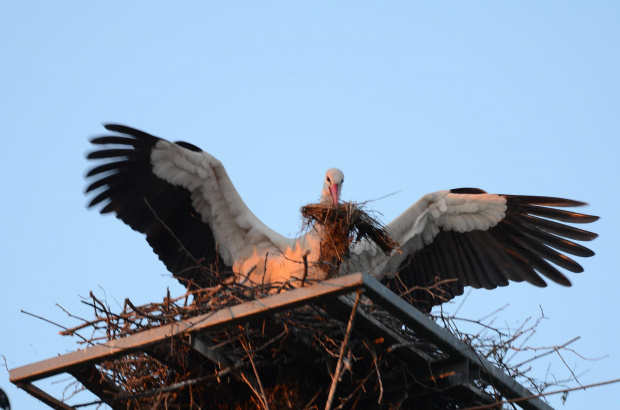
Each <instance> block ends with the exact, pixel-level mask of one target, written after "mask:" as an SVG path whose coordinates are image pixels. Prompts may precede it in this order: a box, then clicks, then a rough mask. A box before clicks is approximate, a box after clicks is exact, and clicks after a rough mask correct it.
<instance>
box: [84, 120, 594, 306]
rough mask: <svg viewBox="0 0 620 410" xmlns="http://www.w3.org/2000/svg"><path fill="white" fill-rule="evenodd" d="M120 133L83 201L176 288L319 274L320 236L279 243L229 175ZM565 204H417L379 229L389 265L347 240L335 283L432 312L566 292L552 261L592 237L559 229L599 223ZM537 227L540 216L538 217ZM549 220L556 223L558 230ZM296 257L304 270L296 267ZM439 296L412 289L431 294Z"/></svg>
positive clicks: (500, 199)
mask: <svg viewBox="0 0 620 410" xmlns="http://www.w3.org/2000/svg"><path fill="white" fill-rule="evenodd" d="M106 128H107V129H108V130H110V131H115V132H117V133H120V134H123V135H112V136H104V137H100V138H95V139H93V140H92V143H93V144H96V145H105V146H106V148H104V149H100V150H96V151H94V152H92V153H91V154H89V156H88V158H89V159H93V160H103V163H101V164H100V165H98V166H96V167H94V168H93V169H91V171H90V172H89V173H88V175H87V178H89V179H90V180H91V181H92V182H91V183H90V185H89V187H88V189H87V192H90V191H96V192H99V193H98V194H97V195H96V196H95V197H94V198H93V199H92V201H91V202H90V205H89V206H94V205H97V204H99V203H104V204H105V205H104V206H103V208H102V209H101V212H102V213H110V212H113V213H115V214H116V216H117V217H118V218H120V219H122V220H123V221H124V222H125V223H127V224H128V225H129V226H131V227H132V228H133V229H135V230H137V231H139V232H142V233H144V234H146V237H147V241H148V242H149V244H150V245H151V246H152V247H153V250H154V251H155V253H157V254H158V255H159V257H160V259H161V260H162V261H163V262H164V263H165V264H166V266H167V268H168V269H169V270H170V271H171V272H172V273H173V274H174V275H175V277H176V278H177V279H179V281H181V282H182V283H184V284H186V285H190V286H200V287H204V286H210V285H213V284H214V283H217V282H224V281H237V282H242V283H258V284H263V285H269V284H277V283H280V284H281V283H283V282H287V281H288V282H291V284H292V285H293V286H296V285H298V284H299V283H300V280H301V278H302V276H304V275H305V274H307V278H305V279H306V280H322V279H324V278H325V277H326V276H327V272H326V270H325V269H321V265H322V263H323V262H324V261H321V260H320V254H321V246H322V241H324V240H326V239H327V238H325V232H326V231H325V229H324V227H322V226H321V225H316V226H314V227H313V228H311V229H310V230H309V231H308V232H307V234H305V235H303V236H301V237H298V238H286V237H284V236H282V235H280V234H278V233H276V232H274V231H273V230H271V229H270V228H269V227H267V226H266V225H265V224H263V223H262V222H261V221H260V220H259V219H258V218H257V217H256V216H255V215H254V214H253V213H252V212H251V211H250V210H249V209H248V207H247V206H246V205H245V203H244V202H243V200H242V199H241V197H240V196H239V194H238V193H237V191H236V189H235V188H234V186H233V184H232V182H231V181H230V178H229V177H228V175H227V173H226V170H225V169H224V167H223V166H222V164H221V163H220V161H218V160H217V159H216V158H214V157H213V156H211V155H209V154H208V153H206V152H204V151H202V150H200V149H199V148H197V147H195V146H193V145H191V144H188V143H185V142H177V143H172V142H169V141H166V140H163V139H160V138H157V137H154V136H152V135H149V134H146V133H144V132H141V131H138V130H135V129H133V128H129V127H125V126H121V125H107V126H106ZM343 182H344V175H343V173H342V171H340V170H339V169H337V168H333V169H330V170H328V171H327V173H326V176H325V180H324V185H323V190H322V192H321V201H322V202H324V203H326V204H331V205H334V206H335V205H336V204H338V201H339V198H340V193H341V189H342V185H343ZM578 205H583V203H581V202H577V201H571V200H566V199H561V198H548V197H531V196H510V195H495V194H487V193H485V192H484V191H481V190H478V189H473V188H464V189H457V190H444V191H438V192H434V193H430V194H427V195H424V196H423V197H422V198H421V199H420V200H419V201H418V202H416V203H415V204H413V205H412V206H411V207H410V208H409V209H407V210H406V211H405V212H403V213H402V214H401V215H400V216H398V217H397V218H396V219H394V220H393V221H392V222H390V223H389V224H388V225H387V226H386V231H387V233H388V234H389V236H390V237H391V238H392V239H393V240H395V241H396V242H397V243H398V244H399V245H400V246H399V249H398V250H397V251H395V252H393V253H391V254H388V255H386V254H385V253H383V252H381V251H380V250H378V249H377V246H375V245H374V244H373V243H371V242H370V240H368V239H365V240H362V241H359V242H355V243H353V244H352V245H351V247H350V250H349V253H350V254H349V258H348V260H347V263H345V264H343V265H342V268H341V272H340V273H341V274H345V273H347V272H352V271H360V270H361V271H364V272H367V273H370V274H372V275H374V276H375V277H377V278H379V279H381V280H384V282H385V283H386V284H387V285H388V286H389V287H390V288H392V289H393V290H395V291H398V292H401V293H405V294H406V298H407V300H408V301H409V302H411V303H413V304H415V305H417V306H419V307H421V308H424V309H428V308H430V307H432V306H433V305H436V304H439V303H442V302H443V301H445V300H449V299H450V298H452V297H454V296H455V295H458V294H461V293H462V292H463V287H464V286H474V287H484V288H489V289H492V288H494V287H496V286H505V285H507V284H508V281H509V280H513V281H523V280H525V281H528V282H530V283H532V284H534V285H537V286H545V282H544V281H543V280H542V279H541V278H540V276H539V274H543V275H544V276H547V277H548V278H550V279H552V280H554V281H556V282H558V283H561V284H563V285H570V282H569V281H568V279H567V278H566V277H565V276H564V275H563V274H562V273H560V272H559V271H558V270H557V268H555V267H554V266H552V265H550V264H549V263H547V261H551V262H553V263H554V264H557V265H559V266H560V267H562V268H565V269H568V270H571V271H574V272H579V271H581V270H582V269H581V266H579V265H578V264H577V263H576V262H574V261H573V260H571V259H570V258H568V257H567V256H566V255H564V254H562V253H560V252H559V251H562V252H567V253H571V254H573V255H577V256H591V255H593V252H592V251H590V250H589V249H587V248H585V247H583V246H581V245H578V244H576V243H574V242H571V241H569V240H568V239H566V238H569V239H576V240H592V239H594V238H595V237H596V234H594V233H591V232H588V231H584V230H581V229H577V228H574V227H571V226H569V225H565V224H563V223H560V222H572V223H587V222H593V221H595V220H596V219H598V218H597V217H594V216H590V215H584V214H579V213H574V212H568V211H562V210H558V209H555V208H549V206H578ZM540 217H542V218H540ZM552 220H557V221H560V222H554V221H552ZM304 258H305V259H306V261H307V265H305V264H304ZM444 279H451V280H452V281H448V282H447V283H444V284H442V285H440V286H437V287H436V289H435V291H436V292H438V294H439V296H438V297H434V298H433V297H429V296H428V295H429V293H428V292H421V291H418V290H413V291H412V288H414V289H415V288H417V287H425V286H433V285H434V284H435V283H436V282H437V281H439V280H444Z"/></svg>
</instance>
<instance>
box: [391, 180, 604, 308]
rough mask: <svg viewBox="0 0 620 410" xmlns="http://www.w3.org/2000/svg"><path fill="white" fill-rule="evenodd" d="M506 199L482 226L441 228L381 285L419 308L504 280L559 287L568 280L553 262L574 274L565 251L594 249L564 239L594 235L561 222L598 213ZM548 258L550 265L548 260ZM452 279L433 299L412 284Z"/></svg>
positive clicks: (545, 200) (545, 201)
mask: <svg viewBox="0 0 620 410" xmlns="http://www.w3.org/2000/svg"><path fill="white" fill-rule="evenodd" d="M450 192H451V193H452V194H468V195H471V194H484V193H485V191H483V190H480V189H477V188H459V189H454V190H451V191H450ZM502 196H503V197H504V198H506V206H507V210H506V216H505V217H504V219H502V220H501V221H500V222H499V223H498V224H497V225H495V226H494V227H492V228H490V229H487V230H473V231H470V232H464V233H459V232H455V231H444V230H440V232H439V233H438V234H437V236H435V238H434V239H433V241H432V242H431V243H430V244H428V245H426V246H424V247H423V248H422V249H420V250H419V251H417V252H415V254H414V255H413V256H412V257H411V258H409V259H408V260H407V262H406V263H403V264H401V266H400V268H399V274H398V277H397V278H395V279H390V280H388V281H387V283H386V285H387V286H388V287H390V288H392V289H394V290H396V291H399V292H401V293H404V294H405V296H404V297H405V298H406V299H407V300H408V301H409V302H410V303H412V304H413V305H415V306H417V307H418V308H420V309H421V310H424V311H429V310H430V309H431V308H432V306H434V305H439V304H441V303H444V302H445V300H446V299H451V298H452V297H454V296H457V295H460V294H462V293H463V287H464V286H472V287H475V288H486V289H494V288H496V287H497V286H506V285H508V283H509V281H516V282H521V281H527V282H529V283H531V284H533V285H535V286H539V287H544V286H547V284H546V283H545V281H544V280H543V279H542V278H541V276H540V275H543V276H545V277H547V278H549V279H551V280H552V281H554V282H556V283H559V284H561V285H564V286H571V283H570V281H569V279H568V278H567V277H566V276H565V275H564V274H563V273H561V272H560V271H559V270H558V269H557V268H556V266H558V267H561V268H563V269H566V270H568V271H570V272H575V273H579V272H582V271H583V267H582V266H581V265H580V264H579V263H577V262H575V261H574V260H573V259H571V258H569V257H568V256H566V255H565V254H564V253H562V252H565V253H569V254H571V255H575V256H581V257H589V256H593V255H594V252H593V251H592V250H590V249H588V248H586V247H585V246H582V245H579V244H576V243H574V242H572V241H570V240H569V239H572V240H578V241H590V240H593V239H594V238H596V237H597V236H598V235H597V234H595V233H593V232H589V231H586V230H583V229H579V228H575V227H573V226H570V225H566V224H565V223H566V222H567V223H580V224H582V223H591V222H594V221H596V220H597V219H598V217H597V216H593V215H586V214H581V213H576V212H570V211H565V210H560V209H556V208H551V207H574V206H582V205H585V203H584V202H580V201H574V200H570V199H564V198H555V197H544V196H526V195H523V196H522V195H502ZM549 262H551V263H549ZM554 265H556V266H554ZM446 279H447V280H454V281H453V282H448V283H445V284H442V285H441V286H439V287H436V288H435V289H432V291H433V292H434V293H436V295H437V296H436V297H432V296H429V295H430V294H429V292H427V291H420V290H416V291H414V292H409V293H407V289H410V288H415V287H429V286H430V287H432V286H433V285H434V283H435V281H437V280H446Z"/></svg>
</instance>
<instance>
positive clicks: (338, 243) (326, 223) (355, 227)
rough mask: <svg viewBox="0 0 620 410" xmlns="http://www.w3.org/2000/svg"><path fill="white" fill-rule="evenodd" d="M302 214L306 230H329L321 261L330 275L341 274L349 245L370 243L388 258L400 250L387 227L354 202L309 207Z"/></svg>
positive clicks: (304, 208) (302, 210) (326, 233)
mask: <svg viewBox="0 0 620 410" xmlns="http://www.w3.org/2000/svg"><path fill="white" fill-rule="evenodd" d="M301 214H302V216H303V218H304V225H305V226H306V227H308V226H312V225H316V224H318V225H319V226H321V227H323V229H324V230H325V239H324V240H323V243H322V244H321V255H320V259H321V261H323V262H326V263H324V264H323V266H324V267H325V270H326V271H327V272H328V273H329V272H330V271H331V270H332V269H333V270H335V273H337V271H338V269H339V268H340V264H341V263H342V261H344V260H346V259H347V258H348V256H349V245H351V244H352V243H353V242H356V241H359V240H362V239H370V240H371V241H372V242H373V243H374V244H375V245H377V246H378V247H379V249H381V251H383V252H384V253H385V254H389V253H390V252H392V251H393V250H394V249H395V248H396V247H397V246H398V244H397V243H396V242H395V241H393V240H392V239H391V238H390V237H389V235H388V234H387V232H386V231H385V227H384V226H383V224H381V222H379V221H378V220H377V219H376V218H373V217H372V216H371V215H369V214H368V213H367V212H365V211H364V209H363V207H362V206H360V205H358V204H356V203H354V202H342V203H340V204H339V205H338V206H337V207H335V206H333V205H331V204H324V203H319V204H309V205H306V206H303V207H302V208H301Z"/></svg>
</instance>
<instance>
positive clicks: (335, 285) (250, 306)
mask: <svg viewBox="0 0 620 410" xmlns="http://www.w3.org/2000/svg"><path fill="white" fill-rule="evenodd" d="M363 277H364V275H363V274H361V273H356V274H353V275H347V276H343V277H341V278H336V279H330V280H326V281H324V282H320V283H317V284H315V285H312V286H308V287H304V288H298V289H293V290H290V291H287V292H282V293H279V294H277V295H273V296H269V297H266V298H263V299H257V300H253V301H250V302H246V303H242V304H240V305H236V306H231V307H229V308H224V309H220V310H218V311H216V312H211V313H206V314H203V315H200V316H196V317H194V318H191V319H186V320H182V321H179V322H175V323H171V324H168V325H164V326H160V327H157V328H153V329H149V330H145V331H142V332H139V333H135V334H133V335H131V336H127V337H124V338H121V339H117V340H112V341H110V342H107V343H104V344H100V345H97V346H92V347H89V348H86V349H84V350H78V351H75V352H71V353H67V354H64V355H61V356H58V357H54V358H51V359H47V360H43V361H40V362H37V363H33V364H29V365H26V366H22V367H18V368H16V369H13V370H11V371H10V373H9V379H10V381H11V383H14V384H17V385H21V384H24V383H29V382H32V381H35V380H40V379H43V378H45V377H50V376H54V375H56V374H59V373H64V372H69V371H71V370H73V369H76V368H78V367H80V366H84V365H90V364H95V363H98V362H101V361H103V360H110V359H113V358H115V357H119V356H124V355H126V354H128V353H130V352H133V351H136V350H140V349H144V348H146V347H148V346H151V345H154V344H156V343H159V342H162V341H164V340H166V339H169V338H171V337H175V336H179V335H181V334H187V333H193V332H199V331H201V330H205V329H215V328H220V327H223V326H228V325H234V324H237V323H242V322H245V321H248V320H251V319H256V318H260V317H263V316H266V315H271V314H273V313H275V312H279V311H282V310H285V309H292V308H294V307H298V306H301V305H306V304H308V303H311V302H316V301H319V300H322V299H324V298H327V297H331V296H338V295H341V294H343V293H348V292H351V291H354V290H355V289H357V288H359V287H360V286H361V285H362V284H363V281H364V280H363Z"/></svg>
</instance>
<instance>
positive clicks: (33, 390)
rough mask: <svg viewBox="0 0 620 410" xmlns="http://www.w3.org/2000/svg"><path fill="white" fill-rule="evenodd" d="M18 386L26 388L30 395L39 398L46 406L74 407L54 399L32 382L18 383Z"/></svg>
mask: <svg viewBox="0 0 620 410" xmlns="http://www.w3.org/2000/svg"><path fill="white" fill-rule="evenodd" d="M19 387H20V388H21V389H24V390H26V391H27V392H28V393H30V395H32V396H34V397H36V398H37V399H39V400H41V401H42V402H43V403H45V404H47V405H48V406H50V407H51V408H53V409H59V410H75V408H73V407H71V406H69V405H68V404H65V403H63V402H61V401H60V400H58V399H56V398H55V397H53V396H50V395H49V394H47V393H46V392H44V391H43V390H41V389H39V388H38V387H37V386H35V385H34V384H32V383H24V384H20V385H19Z"/></svg>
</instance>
